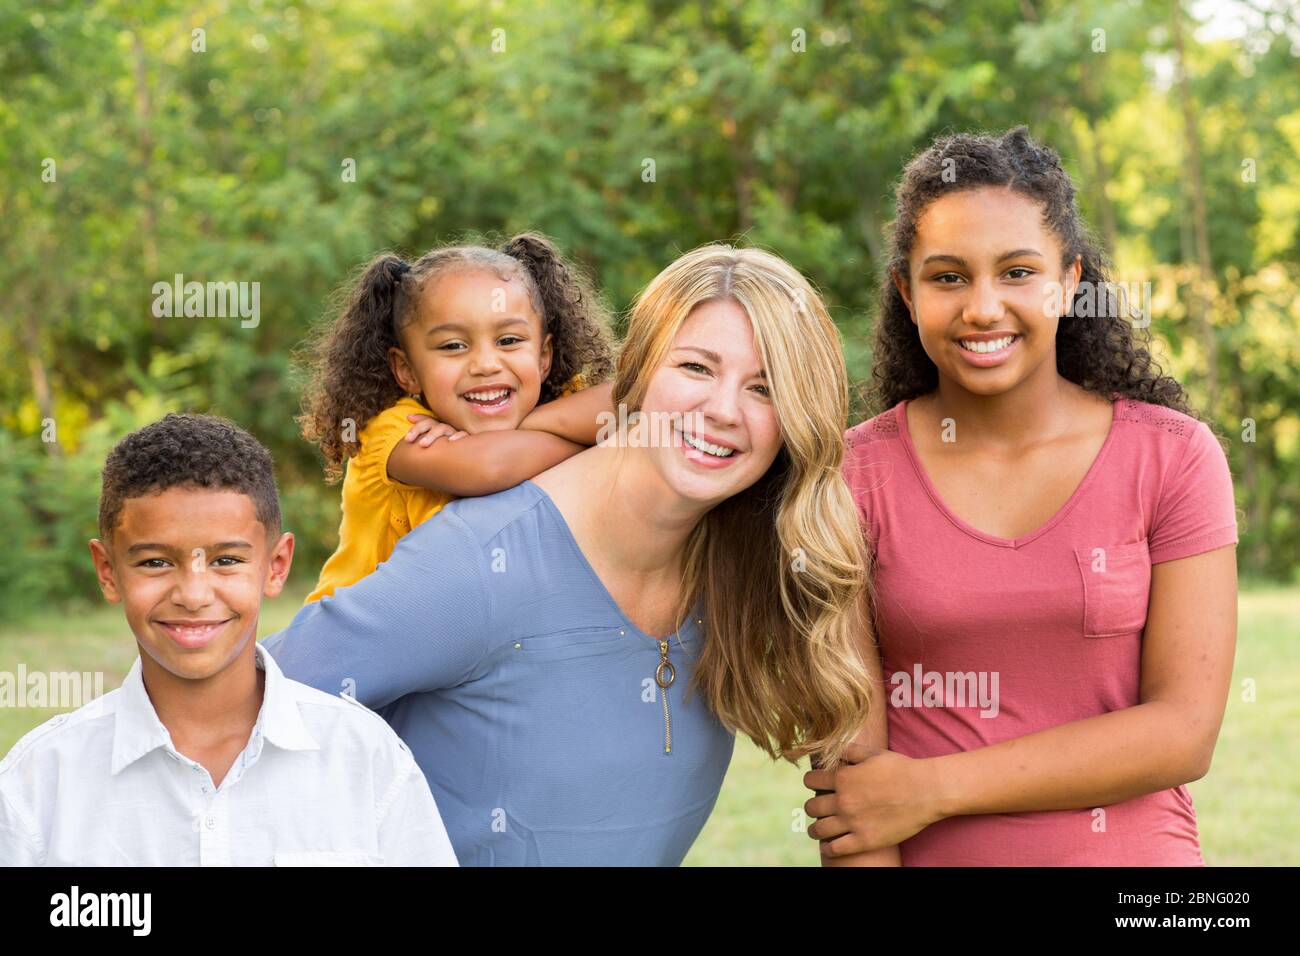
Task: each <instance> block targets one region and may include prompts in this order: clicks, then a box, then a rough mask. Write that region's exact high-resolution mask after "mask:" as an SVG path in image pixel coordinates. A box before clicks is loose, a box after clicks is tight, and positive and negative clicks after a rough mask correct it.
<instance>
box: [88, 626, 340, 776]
mask: <svg viewBox="0 0 1300 956" xmlns="http://www.w3.org/2000/svg"><path fill="white" fill-rule="evenodd" d="M255 659H256V663H257V667H258V669H259V670H262V671H265V672H266V684H265V686H264V687H263V690H262V707H261V710H260V711H259V712H258V715H257V722H256V723H255V724H254V726H253V735H252V736H253V737H256V736H257V735H258V734H259V733H260V734H261V735H263V736H264V737H265V738H266V739H267V740H268V741H270V742H271V743H272V744H274V745H275V746H277V747H279V748H281V749H282V750H319V749H320V745H319V744H318V743H317V742H316V739H315V738H314V737H312V735H311V733H310V732H309V731H308V730H307V725H306V723H305V722H304V721H303V719H302V713H301V712H300V711H299V710H298V695H297V694H296V693H295V692H294V685H293V682H292V681H290V680H289V679H288V678H286V677H285V676H284V673H283V672H282V671H281V670H280V666H279V665H278V664H276V662H275V658H273V657H272V656H271V655H270V653H269V652H268V651H267V650H266V648H264V647H263V646H262V645H261V644H257V645H256V651H255ZM159 747H166V748H168V749H172V738H171V734H169V733H168V732H167V728H166V727H164V726H163V723H162V721H161V720H159V719H158V712H157V711H156V710H154V706H153V701H151V700H150V699H149V694H148V692H147V691H146V690H145V688H144V677H143V675H142V673H141V670H140V658H138V657H137V658H136V659H135V663H134V664H132V665H131V670H130V672H129V673H128V674H127V675H126V680H125V681H123V682H122V690H121V694H120V695H119V697H118V705H117V708H116V714H115V720H114V725H113V765H112V772H113V774H114V775H116V774H118V773H120V772H121V771H122V770H123V769H124V768H126V767H127V766H129V765H130V764H132V763H134V762H135V761H137V760H139V759H140V758H141V757H143V756H144V755H145V754H147V753H151V752H152V751H154V750H156V749H158V748H159Z"/></svg>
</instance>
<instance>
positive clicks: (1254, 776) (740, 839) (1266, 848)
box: [0, 588, 1300, 866]
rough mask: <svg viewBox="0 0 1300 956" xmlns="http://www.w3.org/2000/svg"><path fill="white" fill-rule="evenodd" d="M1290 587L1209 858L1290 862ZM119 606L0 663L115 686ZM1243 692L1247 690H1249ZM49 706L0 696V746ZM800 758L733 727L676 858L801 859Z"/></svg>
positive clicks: (812, 854)
mask: <svg viewBox="0 0 1300 956" xmlns="http://www.w3.org/2000/svg"><path fill="white" fill-rule="evenodd" d="M303 593H304V592H301V591H298V592H295V593H293V594H292V595H285V596H282V597H280V598H279V599H277V600H275V601H270V602H268V603H267V604H266V606H265V607H264V608H263V616H262V627H261V632H262V635H267V634H270V633H272V632H273V631H275V630H278V629H279V628H280V627H283V626H284V624H286V623H287V622H288V621H289V619H290V618H292V617H293V614H294V612H295V611H296V610H297V609H298V607H299V604H300V602H301V600H302V597H303ZM1297 608H1300V588H1276V589H1263V590H1255V591H1250V592H1247V593H1243V594H1242V596H1241V612H1240V635H1239V640H1238V645H1237V663H1236V670H1235V673H1234V675H1233V690H1232V694H1231V696H1230V698H1229V700H1228V713H1227V716H1226V717H1225V719H1224V724H1223V732H1222V734H1221V735H1220V737H1219V746H1218V750H1217V752H1216V754H1215V758H1214V766H1213V768H1212V769H1211V770H1210V773H1209V775H1208V776H1206V777H1205V778H1204V779H1202V780H1199V781H1197V782H1196V783H1193V784H1192V785H1191V791H1192V796H1193V799H1194V800H1195V802H1196V809H1197V818H1198V821H1199V824H1200V832H1201V845H1202V848H1203V851H1204V854H1205V859H1206V862H1207V863H1209V864H1210V865H1212V866H1213V865H1245V864H1262V865H1290V866H1294V865H1296V864H1297V863H1300V832H1298V831H1300V813H1298V812H1297V810H1300V759H1298V757H1300V753H1298V752H1297V751H1298V750H1300V747H1298V746H1297V743H1296V736H1295V728H1297V727H1300V614H1297V613H1296V609H1297ZM135 654H136V648H135V642H134V641H133V640H132V639H131V637H130V634H129V632H128V631H127V628H126V624H125V621H124V620H123V618H122V613H121V611H120V609H118V608H116V607H110V606H108V605H102V606H99V607H91V608H78V609H75V610H67V611H63V612H60V613H51V614H46V615H41V616H37V617H33V618H31V619H28V620H27V621H24V622H23V623H21V624H16V625H8V626H4V627H0V671H7V672H9V673H15V672H16V671H17V669H18V666H19V664H20V663H21V664H24V665H25V666H26V668H27V670H28V671H36V670H41V671H102V672H103V674H104V687H105V689H106V690H107V689H112V688H114V687H116V686H118V685H119V684H120V683H121V681H122V678H123V677H124V676H125V674H126V672H127V670H128V669H129V668H130V666H131V662H132V661H133V660H134V659H135ZM1252 690H1253V698H1254V699H1253V700H1251V699H1249V698H1250V697H1251V696H1252V693H1251V692H1252ZM58 712H59V711H57V710H36V709H32V708H17V707H0V754H4V753H7V752H8V750H9V748H10V747H12V746H13V745H14V743H16V742H17V740H18V738H20V737H21V736H22V735H23V734H24V733H26V732H27V731H28V730H30V729H32V728H33V727H35V726H37V725H38V724H40V723H41V722H42V721H45V720H47V719H48V718H49V717H51V716H53V715H54V714H56V713H58ZM802 777H803V768H801V767H794V766H791V765H790V764H788V763H784V762H782V763H772V762H771V761H769V760H768V759H767V757H766V756H764V755H763V754H762V753H760V752H759V751H758V749H757V748H755V747H754V746H753V745H752V744H750V743H749V742H748V740H745V739H744V738H742V739H740V740H738V741H737V742H736V755H735V757H734V759H733V761H732V764H731V769H730V771H729V772H728V774H727V780H726V783H725V784H724V786H723V788H722V794H721V796H720V797H719V798H718V805H717V809H716V810H715V811H714V813H713V817H712V818H711V819H710V821H709V823H708V825H707V826H706V827H705V828H704V832H703V833H702V834H701V835H700V838H699V840H698V841H697V842H696V844H695V846H694V848H693V849H692V850H691V852H690V855H689V856H688V857H687V859H686V863H687V865H692V864H694V865H725V866H753V865H766V866H771V865H786V866H812V865H815V864H816V862H817V855H816V847H815V845H814V844H813V841H812V840H810V839H809V838H808V837H807V835H806V834H805V833H804V832H803V825H804V819H805V818H804V816H803V813H802V808H803V803H804V800H805V799H807V797H808V791H806V790H805V789H804V788H803V784H802Z"/></svg>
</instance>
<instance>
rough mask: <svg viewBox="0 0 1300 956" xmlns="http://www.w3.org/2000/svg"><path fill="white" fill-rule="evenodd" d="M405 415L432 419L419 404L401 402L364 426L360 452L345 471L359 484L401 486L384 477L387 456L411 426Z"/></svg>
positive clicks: (388, 486) (387, 486)
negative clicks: (355, 476) (354, 477)
mask: <svg viewBox="0 0 1300 956" xmlns="http://www.w3.org/2000/svg"><path fill="white" fill-rule="evenodd" d="M407 415H428V416H429V417H430V418H433V417H434V415H433V412H431V411H429V409H427V408H425V407H424V406H423V405H421V404H420V403H419V402H416V401H411V400H409V399H403V400H401V401H399V402H397V404H395V405H392V406H390V407H388V408H385V409H384V410H383V411H382V412H380V413H379V414H378V415H376V416H375V417H374V418H372V419H370V421H368V422H367V423H366V427H365V429H364V430H363V431H362V433H361V449H360V450H359V451H358V452H357V454H356V456H355V457H354V458H353V459H352V461H351V463H350V464H349V465H348V467H349V469H352V470H354V471H356V472H357V475H358V477H359V479H360V480H361V482H362V484H363V485H365V486H367V487H370V486H372V485H376V486H383V487H385V488H391V487H392V486H394V485H401V484H402V483H401V482H399V481H395V480H394V479H392V478H390V477H388V456H389V455H391V454H392V453H393V449H394V448H396V447H397V443H398V442H400V441H401V440H402V439H403V438H405V437H406V433H407V432H408V431H410V430H411V424H412V423H411V422H410V421H408V420H407V418H406V416H407Z"/></svg>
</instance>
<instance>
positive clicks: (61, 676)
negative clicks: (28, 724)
mask: <svg viewBox="0 0 1300 956" xmlns="http://www.w3.org/2000/svg"><path fill="white" fill-rule="evenodd" d="M103 696H104V673H103V671H93V672H92V671H51V672H48V673H47V672H46V671H30V672H29V671H28V670H27V665H26V664H19V665H18V670H17V671H0V707H36V708H56V709H60V710H63V709H75V708H77V707H84V706H85V705H86V704H89V703H90V702H91V701H92V700H96V699H97V698H100V697H103Z"/></svg>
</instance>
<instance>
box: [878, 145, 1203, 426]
mask: <svg viewBox="0 0 1300 956" xmlns="http://www.w3.org/2000/svg"><path fill="white" fill-rule="evenodd" d="M981 186H1005V187H1008V188H1010V189H1012V190H1014V191H1015V192H1018V193H1021V194H1023V195H1025V196H1028V197H1029V198H1031V199H1034V200H1037V201H1038V202H1039V203H1040V204H1041V206H1042V209H1043V221H1044V222H1045V223H1046V224H1047V226H1048V228H1050V229H1051V230H1052V232H1053V233H1054V234H1055V235H1056V237H1057V239H1059V240H1060V243H1061V251H1062V262H1061V265H1062V266H1063V267H1064V266H1067V265H1069V264H1070V263H1071V262H1073V261H1074V257H1075V256H1076V255H1077V256H1079V257H1080V258H1081V260H1082V263H1081V265H1082V274H1081V276H1080V281H1079V288H1078V289H1077V290H1076V291H1075V296H1074V301H1073V302H1071V304H1070V309H1069V311H1067V313H1066V314H1065V315H1063V316H1062V317H1061V322H1060V325H1059V326H1058V328H1057V332H1056V368H1057V371H1058V372H1059V373H1060V374H1061V376H1062V377H1063V378H1066V379H1068V380H1069V381H1071V382H1074V383H1075V384H1076V385H1079V386H1082V387H1083V388H1086V389H1088V390H1089V391H1092V392H1096V393H1098V394H1100V395H1103V396H1105V397H1106V398H1108V399H1109V398H1114V397H1115V396H1117V395H1120V396H1124V397H1127V398H1133V399H1137V400H1138V401H1142V402H1150V403H1151V404H1153V405H1163V406H1165V407H1166V408H1172V409H1176V410H1177V411H1180V412H1183V413H1185V414H1188V415H1192V416H1194V417H1195V413H1194V412H1193V411H1192V410H1191V409H1190V408H1189V407H1188V404H1187V397H1186V395H1185V394H1184V392H1183V387H1182V386H1181V385H1180V384H1179V383H1178V381H1177V380H1176V379H1174V378H1172V377H1171V376H1168V375H1165V374H1163V373H1162V372H1161V370H1160V367H1159V366H1158V365H1157V364H1156V363H1155V361H1154V360H1153V359H1152V357H1151V353H1150V351H1148V348H1147V344H1148V342H1149V336H1148V335H1147V334H1145V333H1143V334H1138V333H1136V332H1135V330H1134V327H1133V324H1132V322H1131V321H1130V320H1129V318H1128V317H1126V316H1124V315H1122V314H1121V312H1122V311H1123V308H1122V299H1121V298H1120V297H1118V296H1114V295H1110V294H1101V295H1098V294H1097V291H1098V290H1108V289H1110V288H1111V285H1110V281H1109V276H1108V270H1109V263H1108V261H1107V259H1106V256H1105V253H1104V252H1103V251H1102V249H1101V247H1100V245H1099V244H1098V243H1097V242H1096V241H1095V240H1094V239H1093V238H1092V236H1091V235H1090V234H1089V231H1088V229H1087V226H1086V225H1085V224H1084V222H1083V219H1082V217H1081V216H1080V215H1079V209H1078V206H1077V204H1076V203H1075V197H1074V183H1073V182H1071V180H1070V176H1069V174H1068V173H1066V171H1065V170H1064V169H1062V168H1061V160H1060V157H1058V156H1057V154H1056V152H1055V151H1054V150H1052V149H1050V148H1048V147H1045V146H1040V145H1038V144H1037V143H1035V142H1034V141H1033V140H1031V139H1030V137H1029V131H1028V130H1027V129H1026V128H1025V127H1023V126H1017V127H1016V128H1015V129H1012V130H1008V131H1007V132H1006V133H1004V134H1003V135H1002V136H1001V137H1000V138H997V139H994V138H993V137H992V136H987V135H978V134H973V133H957V134H954V135H951V136H944V137H941V138H939V139H937V140H935V141H934V143H933V144H932V145H931V146H930V148H929V149H927V150H925V151H924V152H923V153H921V154H920V155H918V156H917V157H916V158H914V159H913V160H912V161H911V162H910V163H908V164H907V167H906V168H905V169H904V170H903V175H902V178H901V180H900V181H899V183H898V186H897V191H896V196H897V209H896V214H895V219H894V222H893V225H892V228H891V235H890V254H889V259H888V263H887V265H886V266H885V270H884V274H883V275H882V276H881V282H880V313H879V316H878V318H877V320H876V343H875V358H874V364H873V367H872V371H871V375H872V388H871V398H872V406H873V410H875V411H883V410H885V409H888V408H892V407H893V406H894V405H897V404H898V403H899V402H901V401H903V400H905V399H913V398H918V397H920V396H921V395H925V394H927V393H929V392H932V391H934V390H935V389H936V388H937V387H938V385H939V372H938V369H937V368H936V367H935V364H934V362H932V361H931V360H930V357H929V356H928V355H926V354H925V350H924V349H923V348H922V347H921V339H920V336H919V335H918V334H917V330H916V326H915V325H914V324H913V323H912V319H911V316H910V314H909V312H908V309H907V304H906V303H905V302H904V301H903V296H902V294H901V293H900V292H899V291H898V289H897V288H896V287H895V285H894V283H893V281H892V276H893V274H894V273H898V274H899V275H901V276H903V277H906V276H907V275H908V257H909V255H910V254H911V251H912V245H913V243H914V242H915V240H916V225H917V221H918V220H919V219H920V217H921V214H922V213H923V212H924V211H925V208H926V206H928V205H929V204H930V203H931V202H933V201H934V200H935V199H937V198H939V197H940V196H943V195H946V194H948V193H954V192H958V191H960V190H965V189H975V188H978V187H981ZM1085 295H1087V296H1090V297H1092V298H1093V299H1095V303H1094V304H1093V305H1092V308H1091V311H1090V313H1088V316H1087V317H1085V315H1083V314H1079V315H1076V314H1075V306H1076V304H1078V303H1079V300H1080V298H1081V297H1082V296H1085ZM1082 311H1083V310H1080V312H1082Z"/></svg>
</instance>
